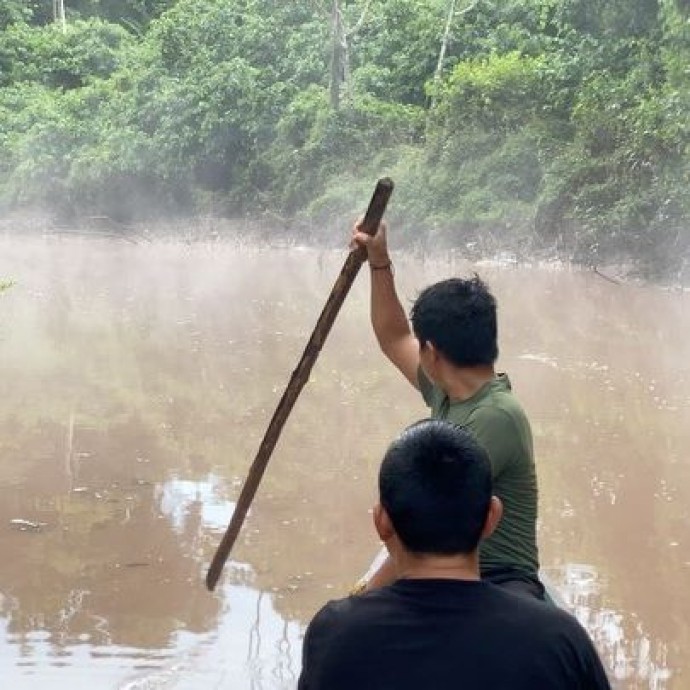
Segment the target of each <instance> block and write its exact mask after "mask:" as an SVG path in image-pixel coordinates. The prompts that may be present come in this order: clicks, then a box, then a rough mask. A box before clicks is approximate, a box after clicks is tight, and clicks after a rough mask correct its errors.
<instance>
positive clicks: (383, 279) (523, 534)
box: [353, 223, 544, 598]
mask: <svg viewBox="0 0 690 690" xmlns="http://www.w3.org/2000/svg"><path fill="white" fill-rule="evenodd" d="M353 240H354V242H355V243H357V244H358V245H360V246H363V247H365V248H366V250H367V256H368V260H369V267H370V269H371V322H372V325H373V329H374V333H375V335H376V338H377V340H378V343H379V346H380V347H381V350H382V351H383V353H384V354H385V355H386V356H387V357H388V359H390V361H391V362H392V363H393V364H394V365H395V366H396V367H397V368H398V369H399V370H400V372H401V373H402V374H403V375H404V376H405V378H406V379H407V380H408V381H409V382H410V383H411V384H412V385H413V386H414V387H415V388H417V389H418V390H419V391H420V392H421V394H422V396H423V397H424V400H425V402H426V404H427V405H428V406H429V408H430V409H431V414H432V416H433V417H435V418H438V419H448V420H450V421H452V422H455V423H456V424H459V425H462V426H463V427H465V428H466V429H467V430H468V431H469V432H470V433H471V434H473V435H474V437H475V438H476V439H477V440H478V441H479V443H480V444H481V445H482V446H483V447H484V449H485V450H486V452H487V453H488V455H489V459H490V461H491V468H492V473H493V480H494V488H495V493H496V495H497V496H498V497H499V498H500V499H501V501H502V502H503V508H504V512H503V519H502V520H501V522H500V524H499V525H498V528H497V529H496V531H495V532H494V534H493V535H492V536H491V537H490V538H489V539H487V540H486V541H485V542H484V543H483V545H482V548H481V550H480V567H481V574H482V577H483V578H484V579H487V580H490V581H492V582H494V583H496V584H500V585H503V586H505V587H508V588H510V589H512V590H515V591H517V592H522V593H526V594H531V595H533V596H536V597H538V598H542V597H543V595H544V588H543V586H542V584H541V582H540V581H539V577H538V570H539V559H538V552H537V544H536V520H537V479H536V472H535V467H534V455H533V447H532V433H531V430H530V426H529V422H528V420H527V417H526V415H525V413H524V411H523V409H522V407H521V406H520V403H519V402H518V401H517V399H516V398H515V396H514V395H513V393H512V391H511V387H510V381H509V380H508V377H507V376H506V375H505V374H497V373H496V371H495V369H494V363H495V361H496V359H497V357H498V345H497V332H498V329H497V322H496V301H495V299H494V297H493V296H492V295H491V293H490V292H489V290H488V288H487V286H486V285H485V284H484V283H483V282H482V281H481V280H480V279H479V277H478V276H475V277H474V278H471V279H467V280H465V279H461V278H452V279H449V280H444V281H441V282H439V283H435V284H434V285H431V286H429V287H427V288H426V289H425V290H423V291H422V292H421V293H420V295H419V297H418V298H417V299H416V301H415V303H414V305H413V307H412V310H411V313H410V320H408V318H407V315H406V314H405V311H404V310H403V307H402V305H401V303H400V299H399V298H398V295H397V291H396V288H395V280H394V272H393V264H392V262H391V259H390V255H389V253H388V246H387V242H386V226H385V224H384V223H382V224H381V225H380V226H379V229H378V231H377V233H376V235H375V236H374V237H370V236H369V235H367V234H365V233H363V232H360V231H359V227H358V226H357V225H356V226H355V228H354V231H353ZM395 578H396V573H395V569H394V566H393V564H392V562H391V561H390V560H387V561H386V562H385V563H384V564H383V565H382V566H381V568H379V570H378V571H377V572H376V573H375V574H374V576H373V577H372V578H371V579H370V580H369V582H368V584H367V586H366V587H367V589H373V588H376V587H379V586H381V585H384V584H388V583H390V582H392V581H393V580H395Z"/></svg>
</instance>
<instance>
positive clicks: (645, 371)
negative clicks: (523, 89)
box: [0, 235, 690, 690]
mask: <svg viewBox="0 0 690 690" xmlns="http://www.w3.org/2000/svg"><path fill="white" fill-rule="evenodd" d="M344 243H345V238H344V241H343V244H344ZM344 256H345V251H316V250H313V249H305V248H298V247H291V248H287V247H284V248H265V249H258V248H255V247H251V246H242V245H238V244H234V243H231V242H221V241H209V242H192V243H186V242H182V241H157V242H143V241H139V242H127V241H123V240H120V239H113V238H87V237H80V236H76V235H75V236H47V237H42V236H36V235H32V236H28V237H26V238H24V239H18V238H17V237H16V236H15V237H11V236H4V237H0V281H2V280H12V281H14V284H13V285H12V286H11V287H10V288H9V289H6V290H4V291H3V292H2V293H0V430H1V431H0V553H1V554H2V558H1V559H0V687H2V688H3V690H5V689H7V690H24V689H34V688H37V689H38V688H40V689H41V690H57V689H60V688H70V689H74V690H77V689H81V688H84V689H86V688H88V689H89V690H92V689H93V688H97V689H98V690H162V689H175V690H182V689H184V690H201V689H202V688H203V689H204V690H214V689H219V690H220V689H229V690H230V689H231V690H245V689H246V690H264V689H265V690H282V689H287V688H294V687H295V684H296V679H297V676H298V674H299V670H300V651H301V637H302V634H303V632H304V628H305V625H306V623H307V622H308V620H309V619H310V617H311V615H312V614H313V613H314V612H315V611H316V609H317V608H318V607H319V606H320V605H321V604H322V603H323V602H325V601H326V600H327V599H329V598H333V597H338V596H341V595H343V594H344V593H345V592H346V591H347V589H348V588H349V586H350V585H351V584H352V583H353V581H354V580H355V579H356V578H357V577H358V576H359V575H360V574H361V573H362V572H363V571H364V570H366V568H367V567H368V565H369V562H370V560H371V559H372V557H373V556H374V554H375V553H376V551H377V549H378V543H377V541H376V539H375V537H374V533H373V529H372V528H371V525H370V522H371V515H370V512H369V511H370V508H371V506H372V504H373V502H374V500H375V481H376V472H377V468H378V462H379V459H380V457H381V454H382V452H383V450H384V448H385V446H386V444H387V442H388V441H389V440H390V439H391V438H392V437H393V436H394V435H395V433H396V432H397V431H399V430H400V429H401V428H402V427H403V426H405V425H406V424H408V423H410V422H412V421H414V420H416V419H419V418H421V417H424V416H425V414H426V411H425V408H424V407H423V405H422V403H421V400H420V399H419V398H418V396H417V395H416V394H415V392H414V391H412V390H411V389H410V388H409V386H408V385H407V384H406V383H405V382H404V381H403V380H402V378H401V377H400V376H399V375H398V374H397V372H395V371H394V370H393V369H392V367H390V366H389V365H388V364H387V362H386V361H385V360H384V358H383V357H382V355H380V354H379V352H378V349H377V347H376V344H375V341H374V338H373V335H372V333H371V330H370V327H369V323H368V302H367V298H368V276H367V274H366V271H363V272H362V275H361V276H360V277H359V278H358V280H357V283H356V284H355V286H354V288H353V291H352V293H351V294H350V296H349V297H348V300H347V302H346V303H345V305H344V307H343V309H342V311H341V313H340V316H339V317H338V321H337V322H336V325H335V327H334V329H333V331H332V333H331V335H330V337H329V339H328V341H327V343H326V346H325V348H324V350H323V352H322V354H321V357H320V358H319V361H318V362H317V364H316V366H315V368H314V370H313V372H312V377H311V380H310V381H309V383H308V385H307V386H306V387H305V389H304V390H303V392H302V394H301V396H300V399H299V400H298V402H297V404H296V406H295V408H294V410H293V412H292V415H291V417H290V419H289V421H288V423H287V425H286V427H285V429H284V431H283V434H282V436H281V439H280V441H279V443H278V446H277V448H276V450H275V452H274V454H273V457H272V459H271V462H270V465H269V467H268V470H267V473H266V475H265V477H264V480H263V482H262V484H261V487H260V489H259V492H258V494H257V497H256V500H255V503H254V505H253V507H252V509H251V512H250V515H249V517H248V519H247V522H246V524H245V526H244V528H243V531H242V533H241V535H240V538H239V540H238V543H237V545H236V547H235V549H234V550H233V553H232V556H231V560H230V561H229V563H228V565H227V566H226V569H225V571H224V574H223V577H222V580H221V584H220V585H219V587H218V589H217V590H216V592H215V593H213V594H210V593H209V592H207V591H206V589H205V587H204V582H203V577H204V574H205V572H206V568H207V566H208V563H209V561H210V558H211V556H212V554H213V552H214V550H215V548H216V546H217V544H218V542H219V539H220V537H221V535H222V532H223V530H224V528H225V526H226V524H227V522H228V520H229V518H230V515H231V513H232V509H233V501H235V500H236V498H237V496H238V494H239V491H240V488H241V485H242V482H243V481H244V478H245V476H246V472H247V469H248V467H249V465H250V463H251V461H252V460H253V458H254V456H255V454H256V451H257V449H258V446H259V442H260V440H261V438H262V436H263V433H264V431H265V429H266V425H267V423H268V421H269V419H270V417H271V415H272V413H273V411H274V409H275V406H276V404H277V402H278V399H279V397H280V395H281V393H282V391H283V389H284V387H285V385H286V383H287V381H288V379H289V376H290V373H291V372H292V370H293V369H294V367H295V365H296V363H297V361H298V360H299V357H300V355H301V353H302V350H303V348H304V345H305V343H306V340H307V338H308V336H309V334H310V332H311V329H312V328H313V326H314V324H315V322H316V319H317V317H318V314H319V312H320V310H321V307H322V306H323V303H324V300H325V298H326V295H327V293H328V291H329V290H330V288H331V286H332V284H333V282H334V280H335V277H336V276H337V274H338V271H339V270H340V267H341V265H342V262H343V259H344ZM396 269H397V277H398V283H399V287H400V292H401V295H402V296H403V298H404V299H405V300H406V301H410V300H411V299H413V298H414V296H415V294H416V292H417V290H418V289H419V288H421V287H423V286H424V285H426V284H428V283H429V282H432V281H434V280H437V279H440V278H443V277H448V276H450V275H454V274H463V275H464V274H467V273H469V272H471V271H473V270H476V271H478V272H479V273H480V275H481V276H482V277H483V278H485V279H486V280H487V281H488V282H489V284H490V285H491V287H492V289H493V291H494V292H495V294H496V296H497V297H498V300H499V304H500V329H501V334H500V335H501V358H500V362H499V368H500V369H501V370H505V371H508V373H509V374H510V376H511V379H512V382H513V387H514V389H515V391H516V393H517V394H518V396H519V397H520V399H521V400H522V402H523V403H524V405H525V407H526V409H527V411H528V413H529V415H530V417H531V420H532V424H533V430H534V434H535V443H536V449H537V454H538V471H539V476H540V524H539V541H540V546H541V560H542V565H543V568H544V570H545V572H546V573H547V574H548V575H549V577H550V578H551V580H552V581H553V582H554V583H555V584H556V585H557V586H558V588H559V590H560V592H561V594H562V596H563V597H564V599H565V601H566V603H567V604H568V606H570V607H571V609H572V610H573V611H574V613H575V614H576V615H577V616H578V617H579V619H580V620H581V621H582V622H583V624H584V625H585V626H586V627H587V629H588V630H589V631H590V634H591V635H592V636H593V638H594V639H595V641H596V644H597V646H598V648H599V650H600V653H601V655H602V657H603V659H604V660H605V662H606V665H607V667H608V668H609V670H610V673H611V676H612V678H614V679H615V680H616V687H618V688H624V689H626V690H627V689H632V688H649V689H653V690H683V689H687V688H690V660H688V656H687V651H688V650H689V649H690V587H689V586H688V583H689V582H690V529H689V528H690V451H689V449H690V293H688V292H681V291H673V290H663V289H660V288H654V287H642V286H639V285H634V284H614V283H612V282H609V281H608V280H605V279H603V278H602V277H601V276H599V275H596V274H595V273H592V272H584V271H575V270H569V269H567V268H563V267H560V268H554V267H550V268H547V267H528V266H511V265H498V264H486V265H470V264H468V263H465V262H464V261H462V260H461V259H460V258H459V257H458V258H454V257H442V258H437V259H433V260H432V259H424V258H423V257H419V256H417V257H415V256H408V257H404V256H397V257H396Z"/></svg>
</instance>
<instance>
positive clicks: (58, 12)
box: [53, 0, 67, 33]
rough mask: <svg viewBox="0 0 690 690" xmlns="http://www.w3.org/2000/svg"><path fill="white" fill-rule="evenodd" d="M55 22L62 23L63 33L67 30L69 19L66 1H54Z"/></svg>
mask: <svg viewBox="0 0 690 690" xmlns="http://www.w3.org/2000/svg"><path fill="white" fill-rule="evenodd" d="M53 20H54V21H55V23H56V24H57V23H58V22H59V23H60V25H61V27H62V32H63V33H64V32H65V31H66V30H67V19H66V18H65V0H53Z"/></svg>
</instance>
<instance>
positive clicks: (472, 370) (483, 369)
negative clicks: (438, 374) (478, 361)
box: [440, 364, 496, 402]
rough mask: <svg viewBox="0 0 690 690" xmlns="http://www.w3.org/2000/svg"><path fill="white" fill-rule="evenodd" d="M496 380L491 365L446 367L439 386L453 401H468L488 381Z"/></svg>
mask: <svg viewBox="0 0 690 690" xmlns="http://www.w3.org/2000/svg"><path fill="white" fill-rule="evenodd" d="M495 378H496V372H495V370H494V367H493V365H490V364H488V365H481V366H476V367H450V366H448V367H446V369H445V371H444V372H443V380H442V381H441V382H440V386H441V388H442V389H443V391H444V392H445V393H446V395H447V396H448V397H449V398H450V399H451V400H454V401H460V402H461V401H463V400H469V399H470V398H471V397H472V396H473V395H474V394H475V393H477V391H479V390H480V389H481V388H482V387H483V386H485V385H486V384H487V383H488V382H489V381H493V380H494V379H495Z"/></svg>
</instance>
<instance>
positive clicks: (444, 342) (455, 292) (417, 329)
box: [410, 274, 498, 366]
mask: <svg viewBox="0 0 690 690" xmlns="http://www.w3.org/2000/svg"><path fill="white" fill-rule="evenodd" d="M410 320H411V322H412V330H413V331H414V334H415V336H416V337H417V340H419V344H420V345H421V346H422V347H424V345H425V344H426V343H428V342H430V343H432V344H433V345H434V347H435V348H436V349H437V350H439V352H441V354H443V355H444V356H445V357H447V358H448V359H449V360H450V361H451V362H452V363H453V364H455V365H456V366H476V365H480V364H493V363H494V362H495V361H496V359H497V358H498V327H497V323H496V300H495V299H494V296H493V295H492V294H491V292H489V287H488V285H486V283H484V282H483V281H482V280H481V279H480V278H479V276H478V275H476V274H475V276H474V277H473V278H469V279H463V278H450V279H448V280H442V281H441V282H439V283H435V284H434V285H430V286H429V287H427V288H425V289H424V290H422V292H421V293H420V294H419V296H418V297H417V299H416V300H415V303H414V305H413V306H412V310H411V313H410Z"/></svg>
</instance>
